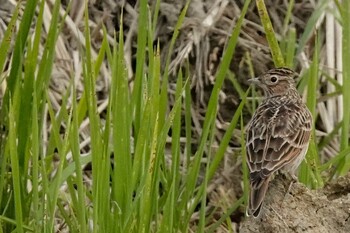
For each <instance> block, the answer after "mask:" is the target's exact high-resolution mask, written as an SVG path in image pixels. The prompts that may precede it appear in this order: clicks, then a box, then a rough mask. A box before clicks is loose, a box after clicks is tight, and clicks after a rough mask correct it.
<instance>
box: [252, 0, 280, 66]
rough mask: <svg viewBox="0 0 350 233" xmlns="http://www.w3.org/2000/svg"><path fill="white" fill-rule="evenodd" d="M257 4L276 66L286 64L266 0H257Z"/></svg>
mask: <svg viewBox="0 0 350 233" xmlns="http://www.w3.org/2000/svg"><path fill="white" fill-rule="evenodd" d="M256 6H257V8H258V12H259V16H260V20H261V23H262V25H263V26H264V29H265V33H266V39H267V42H268V43H269V46H270V49H271V55H272V59H273V62H274V63H275V66H276V67H281V66H284V65H285V63H284V59H283V55H282V52H281V49H280V47H279V45H278V41H277V39H276V36H275V35H276V34H275V32H274V30H273V27H272V23H271V20H270V17H269V14H268V13H267V9H266V6H265V3H264V0H256Z"/></svg>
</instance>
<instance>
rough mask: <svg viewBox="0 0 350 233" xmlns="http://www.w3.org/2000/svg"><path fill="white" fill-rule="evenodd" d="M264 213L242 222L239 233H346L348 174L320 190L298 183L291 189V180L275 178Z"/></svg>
mask: <svg viewBox="0 0 350 233" xmlns="http://www.w3.org/2000/svg"><path fill="white" fill-rule="evenodd" d="M289 187H290V188H289ZM288 189H289V191H288ZM287 191H288V192H287ZM263 211H264V212H263V213H262V215H261V216H260V217H259V218H257V219H254V218H246V219H245V220H243V222H242V223H241V224H240V226H239V232H241V233H248V232H298V233H299V232H308V233H328V232H344V233H345V232H349V230H350V175H347V176H345V177H341V178H339V179H337V180H335V181H332V182H331V183H329V184H327V185H326V186H325V187H324V188H322V189H319V190H310V189H308V188H307V187H305V186H304V185H302V184H300V183H294V184H292V186H290V180H288V179H286V178H285V176H284V175H278V176H277V177H276V178H275V179H274V180H273V181H272V182H271V184H270V188H269V191H268V194H267V196H266V199H265V204H264V206H263Z"/></svg>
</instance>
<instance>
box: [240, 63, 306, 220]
mask: <svg viewBox="0 0 350 233" xmlns="http://www.w3.org/2000/svg"><path fill="white" fill-rule="evenodd" d="M296 76H297V74H296V73H295V72H294V71H292V70H290V69H288V68H276V69H272V70H269V71H267V72H266V73H265V74H263V75H261V76H260V77H258V78H255V79H251V80H250V81H251V82H252V83H254V84H256V85H257V86H258V87H260V88H261V89H262V90H263V91H264V97H265V98H264V100H263V101H262V102H261V104H260V105H259V107H258V108H257V109H256V111H255V113H254V115H253V118H252V120H251V121H250V123H249V124H248V126H247V130H246V132H247V142H246V143H247V144H246V148H247V156H248V159H247V163H248V167H249V170H250V196H249V206H248V214H249V215H253V216H254V217H258V216H259V213H260V210H261V206H262V202H263V200H264V197H265V194H266V191H267V188H268V184H269V182H270V179H271V175H272V174H273V173H274V172H275V171H277V170H279V169H284V170H287V171H289V172H290V173H291V174H292V175H293V173H294V171H295V170H296V169H297V168H298V166H299V164H300V163H301V161H302V160H303V159H304V157H305V154H306V151H307V148H308V144H309V139H310V135H311V128H312V116H311V113H310V111H309V110H308V109H307V107H306V105H305V104H304V103H303V101H302V99H301V97H300V95H299V93H298V91H297V90H296V88H295V81H294V78H295V77H296Z"/></svg>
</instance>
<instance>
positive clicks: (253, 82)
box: [248, 77, 261, 85]
mask: <svg viewBox="0 0 350 233" xmlns="http://www.w3.org/2000/svg"><path fill="white" fill-rule="evenodd" d="M248 82H249V83H251V84H255V85H257V84H260V83H261V81H260V78H259V77H256V78H251V79H248Z"/></svg>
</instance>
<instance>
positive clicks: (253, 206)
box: [248, 176, 270, 218]
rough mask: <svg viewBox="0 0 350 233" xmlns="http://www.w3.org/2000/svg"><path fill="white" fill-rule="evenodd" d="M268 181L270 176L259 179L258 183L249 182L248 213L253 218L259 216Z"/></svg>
mask: <svg viewBox="0 0 350 233" xmlns="http://www.w3.org/2000/svg"><path fill="white" fill-rule="evenodd" d="M269 183H270V176H268V177H266V178H264V179H261V180H259V182H258V184H257V183H254V182H253V183H251V184H250V195H249V203H248V215H253V216H254V217H255V218H257V217H258V216H259V214H260V210H261V206H262V203H263V201H264V198H265V194H266V191H267V188H268V186H269Z"/></svg>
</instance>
